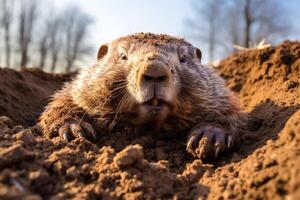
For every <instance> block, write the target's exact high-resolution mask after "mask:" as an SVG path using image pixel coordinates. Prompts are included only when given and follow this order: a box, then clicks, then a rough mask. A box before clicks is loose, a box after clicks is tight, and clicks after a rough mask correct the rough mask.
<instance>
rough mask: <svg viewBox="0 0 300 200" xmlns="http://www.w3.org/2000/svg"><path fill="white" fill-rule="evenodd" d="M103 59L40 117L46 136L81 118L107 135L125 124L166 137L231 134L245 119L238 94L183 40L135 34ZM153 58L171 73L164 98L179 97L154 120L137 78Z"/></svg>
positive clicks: (120, 41)
mask: <svg viewBox="0 0 300 200" xmlns="http://www.w3.org/2000/svg"><path fill="white" fill-rule="evenodd" d="M120 46H121V47H122V48H124V49H126V50H127V51H128V54H130V55H129V58H128V60H129V61H128V63H125V64H124V63H121V62H120V61H119V60H118V54H119V52H120V50H119V48H120ZM195 50H197V51H196V53H195ZM106 51H107V53H106ZM182 52H185V54H186V56H187V60H188V61H187V63H186V64H180V62H179V57H180V55H181V54H182ZM131 55H132V56H131ZM130 56H131V57H130ZM197 56H198V57H197ZM98 58H99V61H98V63H97V64H95V65H94V66H91V67H89V68H85V69H82V71H81V73H80V74H79V75H78V77H76V78H75V79H74V80H73V81H72V82H70V83H67V84H66V85H65V87H64V88H63V89H62V90H61V91H59V92H58V93H57V94H55V95H54V97H53V99H52V101H51V102H50V104H49V105H48V106H47V108H46V110H45V111H44V113H43V114H42V115H41V117H40V125H41V127H42V128H43V130H44V132H45V134H46V135H47V136H49V137H54V136H57V135H58V129H59V127H60V126H61V125H62V124H63V123H65V122H68V121H74V120H75V121H76V120H77V121H79V120H80V119H84V120H86V121H88V122H90V123H92V124H93V126H94V127H99V128H101V129H104V130H105V131H113V130H116V129H117V128H118V127H120V126H122V128H124V127H125V128H126V130H131V131H140V130H143V127H144V126H145V125H147V124H148V125H149V124H150V125H151V126H152V127H156V131H159V132H162V133H164V134H174V133H176V132H178V133H183V134H187V132H190V131H191V130H192V129H193V128H195V127H199V126H202V125H206V124H212V125H214V126H217V127H222V128H223V129H224V130H226V132H227V133H228V134H232V135H235V134H236V133H237V128H238V127H239V126H240V125H241V123H242V121H243V120H242V119H243V116H244V115H243V113H242V111H241V110H240V108H239V106H238V103H237V101H236V99H235V97H234V95H233V94H232V93H231V92H230V91H229V89H227V88H226V87H225V85H224V82H223V80H222V79H221V78H220V77H219V76H218V75H216V73H215V72H214V71H213V69H211V68H209V67H207V66H203V65H201V64H200V60H199V50H198V49H196V48H195V47H193V46H192V45H191V44H190V43H188V42H186V41H185V40H183V39H179V38H175V37H171V36H168V35H157V34H150V33H145V34H144V33H139V34H134V35H130V36H126V37H121V38H119V39H117V40H115V41H113V42H112V43H111V44H109V46H108V49H107V47H105V48H100V51H99V54H98ZM147 59H148V60H147ZM151 59H154V60H158V61H159V62H161V63H162V64H163V65H165V66H167V67H170V68H171V69H172V81H173V82H170V83H165V84H166V85H167V86H165V85H162V86H160V87H162V88H163V87H166V91H167V92H165V93H163V94H164V95H165V96H164V97H166V96H168V95H170V93H172V95H171V96H174V98H173V97H172V98H171V100H170V104H171V105H172V106H171V108H165V109H166V110H165V111H163V112H162V114H161V115H159V116H156V117H155V119H151V120H149V116H147V115H146V116H144V115H143V114H140V113H139V112H140V111H139V110H138V109H139V103H140V102H138V101H139V99H138V98H137V95H138V94H139V95H140V94H143V95H144V96H143V95H142V97H141V99H142V101H144V100H147V91H148V90H147V87H144V88H143V87H142V86H141V83H139V81H137V80H138V79H137V78H136V76H138V77H140V75H139V73H141V72H139V70H141V66H142V63H143V62H146V63H147V62H148V61H149V60H150V61H149V62H151ZM172 88H173V89H172ZM143 91H144V93H143ZM145 91H146V92H145ZM135 95H136V96H135Z"/></svg>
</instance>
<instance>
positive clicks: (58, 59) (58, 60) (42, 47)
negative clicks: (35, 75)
mask: <svg viewBox="0 0 300 200" xmlns="http://www.w3.org/2000/svg"><path fill="white" fill-rule="evenodd" d="M51 3H52V2H51V1H38V0H0V65H2V64H5V65H6V66H7V67H14V66H20V67H21V68H24V67H28V66H33V65H36V66H38V67H40V68H41V69H43V70H51V71H52V72H53V71H63V70H65V71H70V70H72V68H73V67H75V66H76V65H78V63H79V62H80V61H82V60H83V59H85V58H86V56H89V55H90V54H91V52H92V50H93V47H92V46H91V45H90V44H89V41H88V36H89V31H88V29H89V27H90V26H91V24H92V23H93V20H92V18H91V17H90V16H89V15H87V14H85V13H83V12H82V11H81V9H80V8H77V7H72V6H71V7H67V8H65V9H64V8H63V10H58V11H57V8H54V7H53V4H51ZM46 7H47V8H48V9H45V10H43V12H40V11H41V8H46ZM49 8H50V9H49ZM2 58H4V62H3V59H2ZM16 58H20V60H18V59H16ZM1 59H2V60H1ZM58 66H60V68H58Z"/></svg>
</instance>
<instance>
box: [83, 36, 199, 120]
mask: <svg viewBox="0 0 300 200" xmlns="http://www.w3.org/2000/svg"><path fill="white" fill-rule="evenodd" d="M200 61H201V52H200V50H199V49H198V48H195V47H193V46H192V45H191V44H189V43H188V42H186V41H184V40H183V39H178V38H175V37H171V36H167V35H156V34H135V35H131V36H126V37H122V38H119V39H117V40H115V41H113V42H112V43H110V44H104V45H102V46H101V47H100V49H99V51H98V65H97V66H96V68H97V69H96V72H93V73H94V74H91V75H90V76H92V77H95V76H96V77H98V78H97V80H98V81H99V82H98V84H99V85H101V86H100V87H99V88H98V91H97V92H91V93H93V94H95V93H97V94H99V95H100V94H103V93H105V98H104V95H102V97H103V98H104V99H103V98H102V99H101V98H100V99H101V102H102V104H101V105H100V107H101V108H100V109H102V113H103V110H105V107H106V109H107V110H108V111H110V112H112V113H114V114H118V115H122V114H127V115H129V114H131V115H134V116H135V117H134V120H133V121H134V123H146V122H149V121H159V122H163V121H164V119H166V118H167V117H168V116H170V115H172V114H175V113H176V112H177V111H178V110H180V109H186V108H182V106H184V105H183V104H187V103H190V104H192V102H187V101H188V99H189V98H188V97H187V96H186V95H187V94H186V93H187V91H189V92H192V91H191V90H192V88H191V87H189V85H191V84H190V83H192V82H193V77H194V76H197V75H195V74H198V70H199V69H198V68H199V65H200ZM92 82H93V84H95V81H92ZM87 88H90V89H91V90H95V87H94V88H92V87H87ZM100 90H101V91H100ZM100 96H101V95H100ZM89 99H91V97H89ZM97 100H99V98H98V99H95V101H97ZM103 102H105V103H103ZM103 104H105V105H106V106H103ZM89 107H91V106H89ZM94 107H95V106H94ZM108 107H109V108H108ZM190 107H191V106H190ZM98 108H99V107H98ZM94 111H95V112H97V108H96V107H95V109H94Z"/></svg>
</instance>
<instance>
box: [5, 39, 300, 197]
mask: <svg viewBox="0 0 300 200" xmlns="http://www.w3.org/2000/svg"><path fill="white" fill-rule="evenodd" d="M218 71H219V73H220V74H221V75H222V76H223V77H224V78H225V79H226V80H227V83H228V86H229V87H231V88H232V89H233V90H234V91H236V92H237V94H238V95H239V97H240V100H241V104H242V105H243V106H244V109H245V110H246V111H247V112H249V116H250V117H249V123H248V125H247V127H246V128H245V129H244V130H241V132H242V133H243V135H242V143H241V144H240V145H239V146H237V147H236V148H235V149H234V151H233V152H230V153H226V154H222V155H221V156H220V157H219V158H218V159H217V160H209V161H205V162H202V161H201V160H197V159H196V160H195V159H194V158H192V157H191V156H190V155H189V154H187V153H186V152H185V144H184V142H185V141H183V140H178V139H175V138H174V139H170V140H163V139H157V138H155V137H154V136H151V135H146V136H142V137H135V136H134V135H125V134H122V133H113V134H111V135H103V137H102V139H101V142H100V143H99V144H98V145H96V144H92V143H90V142H88V141H85V140H83V139H75V140H74V141H72V142H71V143H66V142H65V141H63V140H61V139H59V138H54V139H52V140H49V139H46V138H44V137H42V136H41V133H40V130H39V128H38V127H35V126H33V127H31V128H23V127H26V126H28V125H31V124H34V123H35V122H36V120H37V116H38V114H39V113H40V112H41V111H42V107H43V106H44V105H45V104H46V103H47V99H48V98H49V96H50V94H52V93H53V92H54V90H55V89H57V88H58V87H59V86H61V84H62V82H63V81H64V80H67V79H68V78H69V77H68V76H62V75H50V74H45V73H43V72H40V71H25V72H16V71H13V70H8V69H2V70H0V77H1V79H0V94H1V95H0V113H1V114H2V115H3V116H2V117H0V199H20V198H25V197H27V198H30V199H68V198H77V199H101V198H103V199H118V198H121V199H153V198H154V199H155V198H165V199H193V198H194V199H196V198H200V199H201V198H203V199H205V198H208V199H271V198H272V199H273V198H276V199H283V198H287V199H299V198H300V86H299V84H300V83H299V81H300V43H296V42H295V43H292V42H284V43H283V44H282V45H280V46H278V47H270V48H266V49H263V50H247V51H243V52H238V53H236V54H234V55H232V56H231V57H229V58H227V59H225V60H223V61H222V62H221V63H220V66H219V67H218ZM100 134H101V133H100Z"/></svg>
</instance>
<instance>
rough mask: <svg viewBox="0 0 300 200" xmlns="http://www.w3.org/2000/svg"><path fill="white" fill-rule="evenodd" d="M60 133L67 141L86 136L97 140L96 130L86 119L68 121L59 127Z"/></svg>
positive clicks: (90, 139)
mask: <svg viewBox="0 0 300 200" xmlns="http://www.w3.org/2000/svg"><path fill="white" fill-rule="evenodd" d="M58 132H59V135H60V136H61V137H62V138H64V139H65V140H67V141H71V140H73V139H75V138H85V139H87V140H89V141H95V140H96V132H95V130H94V128H93V126H92V125H91V124H90V123H88V122H85V121H81V122H80V123H79V122H67V123H65V124H64V125H62V126H61V127H60V128H59V131H58Z"/></svg>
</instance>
